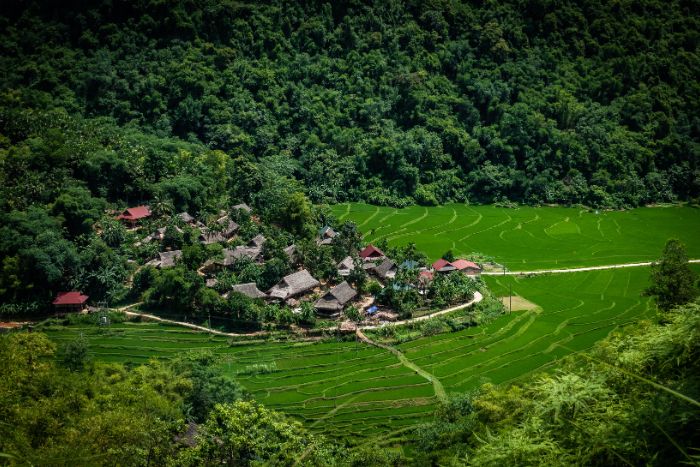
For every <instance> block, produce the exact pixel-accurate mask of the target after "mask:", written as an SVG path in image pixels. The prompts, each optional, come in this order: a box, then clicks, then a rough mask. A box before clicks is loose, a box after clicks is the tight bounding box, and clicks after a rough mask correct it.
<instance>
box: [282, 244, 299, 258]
mask: <svg viewBox="0 0 700 467" xmlns="http://www.w3.org/2000/svg"><path fill="white" fill-rule="evenodd" d="M283 251H284V254H285V255H287V256H288V257H289V260H290V261H295V259H296V256H297V246H296V245H289V246H288V247H287V248H285V249H284V250H283Z"/></svg>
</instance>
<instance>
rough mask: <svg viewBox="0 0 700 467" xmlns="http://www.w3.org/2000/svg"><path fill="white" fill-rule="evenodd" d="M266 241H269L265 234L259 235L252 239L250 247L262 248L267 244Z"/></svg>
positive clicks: (249, 243)
mask: <svg viewBox="0 0 700 467" xmlns="http://www.w3.org/2000/svg"><path fill="white" fill-rule="evenodd" d="M266 241H267V239H266V238H265V236H264V235H263V234H257V235H256V236H255V237H253V238H251V239H250V241H249V242H248V246H253V247H257V248H262V246H263V243H265V242H266Z"/></svg>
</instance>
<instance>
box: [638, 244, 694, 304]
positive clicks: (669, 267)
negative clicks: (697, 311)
mask: <svg viewBox="0 0 700 467" xmlns="http://www.w3.org/2000/svg"><path fill="white" fill-rule="evenodd" d="M645 293H646V294H647V295H651V296H653V297H655V298H656V303H657V304H658V305H659V308H660V309H662V310H664V311H667V310H670V309H671V308H673V307H675V306H677V305H682V304H684V303H688V302H689V301H691V300H692V299H693V298H694V297H696V296H697V295H698V288H697V277H696V274H695V273H694V272H693V271H692V270H691V269H690V267H689V266H688V255H687V254H686V252H685V245H684V244H683V243H681V242H680V241H679V240H676V239H671V240H669V241H667V242H666V246H665V247H664V251H663V253H662V255H661V259H660V260H659V261H658V262H656V263H654V264H653V265H652V266H651V285H650V286H649V287H648V288H647V289H646V291H645Z"/></svg>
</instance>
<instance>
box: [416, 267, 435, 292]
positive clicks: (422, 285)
mask: <svg viewBox="0 0 700 467" xmlns="http://www.w3.org/2000/svg"><path fill="white" fill-rule="evenodd" d="M434 277H435V276H434V275H433V271H427V270H424V271H421V272H419V273H418V293H420V294H421V295H425V294H426V292H427V291H428V288H429V287H430V283H431V282H433V279H434Z"/></svg>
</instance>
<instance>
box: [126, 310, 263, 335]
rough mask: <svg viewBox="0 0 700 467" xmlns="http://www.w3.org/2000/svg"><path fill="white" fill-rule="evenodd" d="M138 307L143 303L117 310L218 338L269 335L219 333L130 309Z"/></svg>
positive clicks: (257, 333) (258, 332)
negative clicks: (130, 309) (206, 333)
mask: <svg viewBox="0 0 700 467" xmlns="http://www.w3.org/2000/svg"><path fill="white" fill-rule="evenodd" d="M138 305H141V303H132V304H131V305H127V306H123V307H121V308H117V310H118V311H121V312H123V313H124V314H125V315H127V316H140V317H141V318H146V319H150V320H153V321H158V322H160V323H166V324H174V325H176V326H184V327H186V328H190V329H196V330H197V331H204V332H208V333H210V334H215V335H217V336H227V337H250V336H264V335H267V334H269V333H268V332H267V331H256V332H249V333H243V334H239V333H235V332H223V331H218V330H216V329H209V328H207V327H204V326H199V325H197V324H192V323H186V322H184V321H173V320H171V319H165V318H161V317H160V316H156V315H152V314H149V313H140V312H137V311H129V308H132V307H135V306H138Z"/></svg>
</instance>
